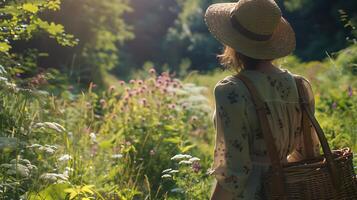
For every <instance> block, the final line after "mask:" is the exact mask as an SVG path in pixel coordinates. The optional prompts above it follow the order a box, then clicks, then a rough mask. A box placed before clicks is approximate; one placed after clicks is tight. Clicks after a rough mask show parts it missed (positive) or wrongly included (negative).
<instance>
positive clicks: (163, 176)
mask: <svg viewBox="0 0 357 200" xmlns="http://www.w3.org/2000/svg"><path fill="white" fill-rule="evenodd" d="M171 177H172V176H171V175H170V174H164V175H162V176H161V178H171Z"/></svg>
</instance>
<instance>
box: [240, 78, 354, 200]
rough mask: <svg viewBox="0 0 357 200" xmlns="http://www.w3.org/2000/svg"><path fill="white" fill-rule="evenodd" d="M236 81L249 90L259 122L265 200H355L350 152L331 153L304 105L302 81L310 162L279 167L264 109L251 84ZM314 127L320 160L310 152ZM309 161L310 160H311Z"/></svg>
mask: <svg viewBox="0 0 357 200" xmlns="http://www.w3.org/2000/svg"><path fill="white" fill-rule="evenodd" d="M238 78H239V79H240V80H241V81H242V82H243V83H244V84H245V85H246V87H247V88H248V90H249V92H250V94H251V97H252V100H253V102H254V104H255V109H256V111H257V115H258V118H259V121H260V125H261V128H262V132H263V135H264V141H265V144H266V147H267V152H268V156H269V158H270V161H271V167H270V170H269V171H268V172H267V173H266V175H265V177H264V179H263V182H264V184H263V187H264V193H265V196H266V197H265V198H266V199H268V200H357V181H356V175H355V172H354V167H353V161H352V158H353V154H352V152H351V150H350V149H349V148H344V149H341V150H335V151H331V149H330V147H329V144H328V142H327V139H326V137H325V134H324V132H323V130H322V128H321V127H320V125H319V123H318V121H317V120H316V118H315V116H314V114H313V112H312V111H311V109H310V107H309V104H308V102H307V101H306V95H305V94H306V91H305V88H304V83H303V79H302V78H301V77H295V81H296V85H297V88H298V93H299V97H300V105H301V108H302V111H303V130H304V131H303V135H304V143H305V144H309V145H307V149H305V151H306V155H307V157H308V158H310V159H306V160H302V161H300V162H294V163H288V164H285V165H283V164H281V162H280V158H279V157H278V151H277V147H276V146H275V140H274V139H273V134H272V132H271V128H270V125H269V121H268V118H267V115H268V112H267V105H266V103H265V102H264V101H262V98H261V97H260V95H259V93H258V91H257V89H256V88H255V86H254V84H253V83H252V82H251V81H250V80H249V79H248V78H247V77H245V76H244V75H242V74H239V75H238ZM311 126H313V127H314V128H315V130H316V133H317V136H318V138H319V141H320V144H321V147H322V150H323V152H324V154H323V156H321V157H317V158H313V156H310V155H312V153H311V151H312V148H310V147H311V146H312V145H311V144H312V142H311V135H309V134H311V131H307V130H308V129H306V131H305V128H304V127H309V130H311V129H310V127H311ZM311 158H312V159H311Z"/></svg>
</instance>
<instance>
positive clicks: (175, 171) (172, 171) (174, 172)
mask: <svg viewBox="0 0 357 200" xmlns="http://www.w3.org/2000/svg"><path fill="white" fill-rule="evenodd" d="M179 172H180V171H179V170H171V171H170V172H169V173H170V174H176V173H179Z"/></svg>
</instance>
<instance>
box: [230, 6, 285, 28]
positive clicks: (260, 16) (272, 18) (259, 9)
mask: <svg viewBox="0 0 357 200" xmlns="http://www.w3.org/2000/svg"><path fill="white" fill-rule="evenodd" d="M231 16H232V17H234V18H235V20H237V21H238V22H239V23H240V24H241V25H242V26H243V27H244V28H245V29H247V30H249V31H251V32H253V33H256V34H262V35H270V34H272V33H274V30H275V29H276V27H277V26H278V24H279V22H280V20H281V17H282V13H281V10H280V8H279V6H278V5H277V4H276V2H275V1H274V0H240V1H238V3H237V5H236V6H235V7H234V8H233V10H232V11H231Z"/></svg>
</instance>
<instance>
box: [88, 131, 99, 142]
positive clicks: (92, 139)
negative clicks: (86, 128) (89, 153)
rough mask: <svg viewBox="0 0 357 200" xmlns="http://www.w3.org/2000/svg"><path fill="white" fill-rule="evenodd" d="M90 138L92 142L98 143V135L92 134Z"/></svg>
mask: <svg viewBox="0 0 357 200" xmlns="http://www.w3.org/2000/svg"><path fill="white" fill-rule="evenodd" d="M89 137H90V139H91V141H92V142H97V136H96V134H95V133H93V132H92V133H90V134H89Z"/></svg>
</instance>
